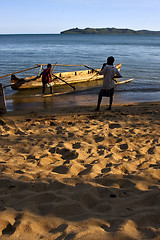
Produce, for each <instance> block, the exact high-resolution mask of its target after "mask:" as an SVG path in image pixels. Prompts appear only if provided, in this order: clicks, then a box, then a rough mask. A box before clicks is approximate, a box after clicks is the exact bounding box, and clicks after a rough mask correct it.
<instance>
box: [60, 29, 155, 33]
mask: <svg viewBox="0 0 160 240" xmlns="http://www.w3.org/2000/svg"><path fill="white" fill-rule="evenodd" d="M60 34H128V35H135V34H136V35H160V31H150V30H137V31H136V30H132V29H128V28H124V29H123V28H122V29H120V28H85V29H79V28H72V29H68V30H65V31H62V32H60Z"/></svg>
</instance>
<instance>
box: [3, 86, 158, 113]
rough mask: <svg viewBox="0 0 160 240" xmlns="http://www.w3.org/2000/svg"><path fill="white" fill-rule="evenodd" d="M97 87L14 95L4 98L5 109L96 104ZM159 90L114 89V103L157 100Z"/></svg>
mask: <svg viewBox="0 0 160 240" xmlns="http://www.w3.org/2000/svg"><path fill="white" fill-rule="evenodd" d="M98 92H99V88H94V89H90V90H85V91H76V92H70V93H68V94H62V95H57V96H56V95H54V96H50V97H43V96H42V95H40V94H39V95H38V94H37V95H31V96H24V97H22V96H21V97H15V98H12V99H7V100H6V106H7V111H16V110H24V109H25V110H33V111H34V109H55V108H61V107H63V108H64V107H66V108H67V107H75V106H93V107H94V106H96V104H97V97H98ZM159 96H160V92H159V91H158V92H141V94H139V93H138V92H132V91H130V92H126V91H116V90H115V94H114V102H113V105H114V104H122V103H131V102H151V101H153V99H154V101H159V100H160V99H159ZM108 101H109V98H105V97H104V98H103V99H102V105H103V104H105V105H106V104H108Z"/></svg>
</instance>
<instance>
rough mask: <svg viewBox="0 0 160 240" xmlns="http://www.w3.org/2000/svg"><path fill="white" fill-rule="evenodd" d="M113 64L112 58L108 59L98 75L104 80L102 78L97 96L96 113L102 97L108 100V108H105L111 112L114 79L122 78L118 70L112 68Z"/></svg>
mask: <svg viewBox="0 0 160 240" xmlns="http://www.w3.org/2000/svg"><path fill="white" fill-rule="evenodd" d="M113 63H114V57H112V56H111V57H108V58H107V63H104V64H103V67H102V69H101V71H100V75H104V78H103V85H102V89H101V90H100V92H99V95H98V102H97V108H96V109H95V110H96V111H99V110H100V105H101V101H102V97H109V98H110V101H109V107H108V108H107V110H111V107H112V102H113V95H114V86H115V83H114V77H116V78H121V77H122V76H121V74H120V72H119V71H118V69H117V68H116V67H114V66H113Z"/></svg>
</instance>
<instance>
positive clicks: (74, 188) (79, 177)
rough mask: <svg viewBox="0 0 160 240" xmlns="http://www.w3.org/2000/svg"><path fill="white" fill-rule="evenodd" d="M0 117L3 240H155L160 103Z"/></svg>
mask: <svg viewBox="0 0 160 240" xmlns="http://www.w3.org/2000/svg"><path fill="white" fill-rule="evenodd" d="M93 110H94V106H88V105H87V106H73V105H70V106H65V107H61V108H58V107H57V108H52V106H51V107H48V108H36V109H35V108H26V109H25V110H24V109H23V111H22V109H21V108H20V109H17V111H14V112H13V111H12V112H7V113H6V114H4V115H1V116H0V135H1V137H0V143H1V144H0V171H1V172H0V183H1V184H0V193H1V195H0V239H2V240H4V239H5V240H11V239H12V240H17V239H20V240H28V239H32V240H35V239H44V240H50V239H56V240H60V239H65V240H71V239H73V240H80V239H81V240H94V239H95V240H103V239H104V240H120V239H122V240H124V239H125V240H126V239H127V240H131V239H137V240H141V239H143V240H144V239H155V240H158V239H160V205H159V202H160V130H159V129H160V120H159V119H160V102H152V103H137V104H121V105H117V104H114V106H113V110H112V111H111V112H109V111H106V110H105V106H104V105H103V106H102V108H101V112H98V113H97V112H94V111H93Z"/></svg>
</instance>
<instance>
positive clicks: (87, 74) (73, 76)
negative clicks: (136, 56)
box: [0, 63, 132, 90]
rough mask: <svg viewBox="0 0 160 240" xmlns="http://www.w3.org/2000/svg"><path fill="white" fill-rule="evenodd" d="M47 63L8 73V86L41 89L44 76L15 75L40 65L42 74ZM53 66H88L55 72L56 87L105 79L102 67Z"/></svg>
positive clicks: (117, 81) (53, 78)
mask: <svg viewBox="0 0 160 240" xmlns="http://www.w3.org/2000/svg"><path fill="white" fill-rule="evenodd" d="M46 65H47V64H35V66H34V67H32V68H28V69H24V70H21V71H19V72H14V73H12V74H8V75H5V76H2V77H6V76H9V75H11V84H10V85H7V86H11V88H12V89H13V90H25V89H39V88H42V77H39V76H32V77H26V78H18V77H16V76H15V74H17V73H21V72H24V71H29V70H31V69H34V68H39V67H40V69H39V75H40V73H41V71H42V69H43V67H44V66H45V67H46ZM121 65H122V64H121V63H120V64H117V65H115V66H116V67H117V68H118V70H119V71H120V69H121ZM52 66H54V67H53V69H55V67H56V66H67V67H77V66H81V67H82V66H83V67H85V68H87V70H81V71H72V72H60V73H53V74H52V81H53V85H54V87H56V86H62V85H65V84H67V85H69V86H70V87H72V88H73V89H74V90H75V85H76V84H78V83H84V82H92V81H96V80H101V79H103V75H99V71H100V70H101V69H93V68H91V67H89V66H87V65H63V64H57V63H56V64H53V65H52ZM0 78H1V77H0ZM115 80H116V84H123V83H127V82H130V81H131V80H132V79H128V80H125V81H119V79H116V78H115ZM7 86H5V87H7Z"/></svg>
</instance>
